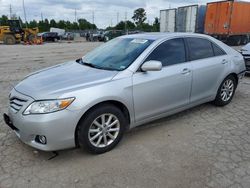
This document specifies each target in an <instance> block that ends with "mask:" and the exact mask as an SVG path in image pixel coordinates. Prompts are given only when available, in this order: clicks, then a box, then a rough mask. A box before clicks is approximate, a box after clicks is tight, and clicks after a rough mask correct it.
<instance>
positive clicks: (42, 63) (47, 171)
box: [0, 42, 250, 188]
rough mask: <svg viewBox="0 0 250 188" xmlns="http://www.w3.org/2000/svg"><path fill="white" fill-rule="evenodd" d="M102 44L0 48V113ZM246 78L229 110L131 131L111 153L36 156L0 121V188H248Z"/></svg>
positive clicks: (249, 90)
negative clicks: (29, 80) (20, 91)
mask: <svg viewBox="0 0 250 188" xmlns="http://www.w3.org/2000/svg"><path fill="white" fill-rule="evenodd" d="M98 45H100V43H87V42H84V43H63V44H62V43H53V44H52V43H51V44H44V45H41V46H22V45H15V46H5V45H0V52H1V58H0V106H1V108H0V113H1V114H3V113H4V112H6V110H7V103H8V93H9V91H10V90H11V88H12V87H13V85H15V84H16V83H17V82H19V81H20V80H22V78H23V77H24V76H25V75H27V74H29V73H31V72H33V71H36V70H39V69H41V68H44V67H48V66H51V65H55V64H58V63H62V62H65V61H68V60H72V59H76V58H77V57H81V56H82V55H83V54H85V53H86V52H88V51H89V50H91V49H93V48H95V47H96V46H98ZM249 115H250V78H247V77H246V78H245V79H244V80H243V81H242V83H241V84H240V85H239V87H238V90H237V92H236V95H235V98H234V100H233V101H232V103H231V104H230V105H228V106H226V107H223V108H219V107H215V106H213V105H211V104H204V105H200V106H198V107H195V108H192V109H190V110H187V111H184V112H181V113H179V114H176V115H174V116H170V117H167V118H164V119H161V120H158V121H155V122H153V123H150V124H147V125H144V126H141V127H139V128H136V129H133V130H131V131H129V132H128V133H126V134H125V136H124V139H123V140H122V142H121V143H120V144H119V145H118V146H117V147H116V148H115V149H114V150H112V151H111V152H108V153H105V154H103V155H91V154H88V153H87V152H85V151H82V150H80V149H70V150H65V151H60V152H59V155H58V156H57V157H56V158H54V159H52V160H48V159H49V158H50V157H51V156H53V154H52V153H51V152H42V151H36V150H34V149H33V148H31V147H29V146H26V145H24V144H23V143H21V142H20V141H19V140H18V138H17V137H16V136H15V134H14V133H13V132H12V131H11V130H10V129H9V128H8V127H7V126H6V125H5V124H4V122H3V120H2V118H0V187H1V188H7V187H18V188H19V187H25V188H26V187H36V188H39V187H41V188H43V187H53V188H54V187H67V188H68V187H107V188H110V187H133V188H134V187H150V188H152V187H168V188H172V187H173V188H182V187H184V188H186V187H192V188H203V187H207V188H211V187H215V188H224V187H225V188H227V187H230V188H243V187H245V188H249V187H250V123H249Z"/></svg>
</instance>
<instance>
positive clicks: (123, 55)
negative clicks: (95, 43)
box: [82, 38, 153, 71]
mask: <svg viewBox="0 0 250 188" xmlns="http://www.w3.org/2000/svg"><path fill="white" fill-rule="evenodd" d="M152 42H153V41H152V40H146V39H134V38H116V39H113V40H111V41H109V42H107V43H105V44H103V45H101V46H100V47H98V48H96V49H95V50H93V51H92V52H90V53H88V54H87V55H86V56H84V57H83V59H82V62H84V63H87V64H91V65H92V67H95V68H97V67H98V68H101V69H107V70H118V71H121V70H124V69H126V68H127V67H128V66H129V65H131V63H133V61H134V60H135V59H136V58H137V57H138V56H139V55H140V54H141V53H142V52H143V51H144V50H145V49H146V48H147V47H148V46H149V45H150V44H151V43H152Z"/></svg>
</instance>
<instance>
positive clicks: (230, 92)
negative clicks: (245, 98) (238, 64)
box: [213, 75, 237, 106]
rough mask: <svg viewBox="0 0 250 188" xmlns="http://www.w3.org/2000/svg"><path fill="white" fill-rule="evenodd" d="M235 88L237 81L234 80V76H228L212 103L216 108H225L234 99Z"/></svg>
mask: <svg viewBox="0 0 250 188" xmlns="http://www.w3.org/2000/svg"><path fill="white" fill-rule="evenodd" d="M236 87H237V81H236V80H235V78H234V76H232V75H229V76H228V77H226V78H225V79H224V80H223V82H222V83H221V85H220V87H219V89H218V91H217V95H216V98H215V100H214V101H213V103H214V104H215V105H216V106H225V105H227V104H229V103H230V102H231V101H232V99H233V97H234V94H235V90H236Z"/></svg>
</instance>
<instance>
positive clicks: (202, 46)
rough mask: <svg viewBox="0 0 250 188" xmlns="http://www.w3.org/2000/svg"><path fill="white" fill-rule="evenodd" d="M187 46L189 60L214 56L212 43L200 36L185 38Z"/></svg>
mask: <svg viewBox="0 0 250 188" xmlns="http://www.w3.org/2000/svg"><path fill="white" fill-rule="evenodd" d="M186 40H187V43H188V46H189V58H190V60H191V61H194V60H198V59H205V58H209V57H213V56H214V52H213V48H212V43H211V42H210V41H209V40H206V39H202V38H193V37H190V38H187V39H186Z"/></svg>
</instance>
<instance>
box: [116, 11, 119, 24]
mask: <svg viewBox="0 0 250 188" xmlns="http://www.w3.org/2000/svg"><path fill="white" fill-rule="evenodd" d="M116 19H117V20H116V21H117V24H118V23H119V12H117V15H116Z"/></svg>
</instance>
